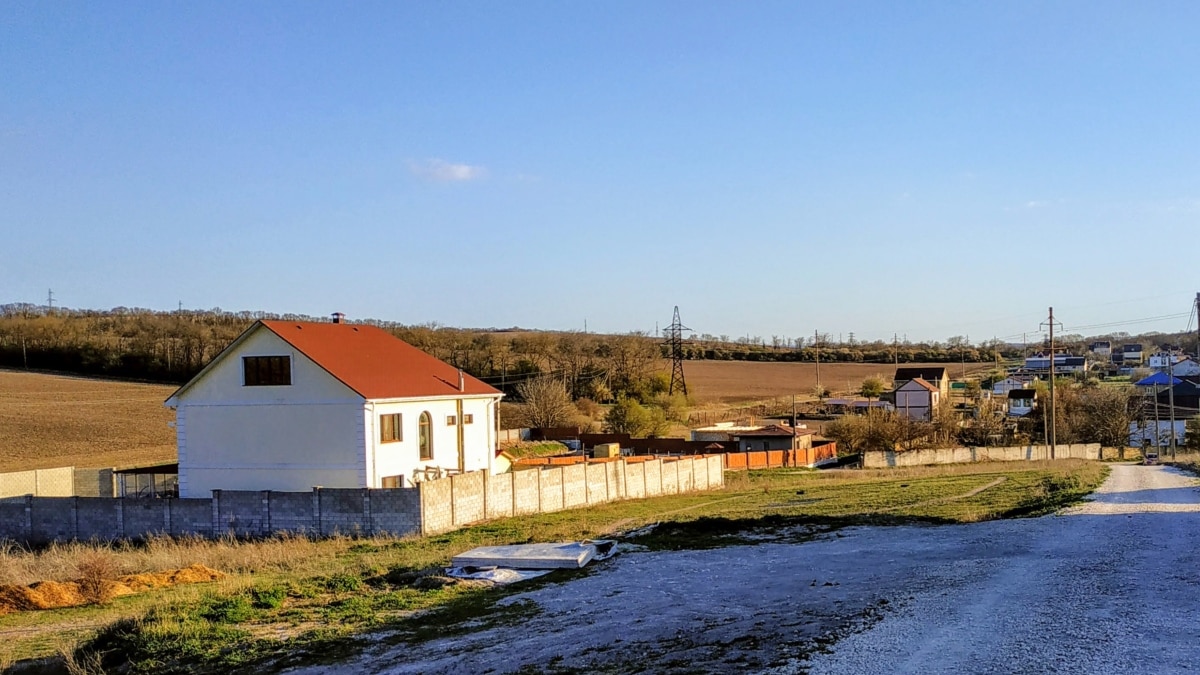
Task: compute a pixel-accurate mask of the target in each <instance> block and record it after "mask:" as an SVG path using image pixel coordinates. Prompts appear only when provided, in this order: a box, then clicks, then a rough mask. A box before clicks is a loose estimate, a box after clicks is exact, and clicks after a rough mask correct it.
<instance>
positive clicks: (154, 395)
mask: <svg viewBox="0 0 1200 675" xmlns="http://www.w3.org/2000/svg"><path fill="white" fill-rule="evenodd" d="M174 390H175V387H173V386H170V385H158V384H136V383H129V382H114V381H111V380H93V379H87V378H79V377H64V376H59V375H45V374H40V373H24V372H18V371H10V370H0V472H3V471H21V470H24V469H45V468H51V467H56V466H78V467H107V466H117V467H120V466H130V465H137V464H152V463H155V462H173V461H175V430H174V429H172V428H170V427H168V426H167V423H168V422H170V421H172V420H174V419H175V413H174V412H172V411H171V410H169V409H167V408H165V407H163V401H164V400H166V398H167V396H169V395H170V394H171V392H172V391H174Z"/></svg>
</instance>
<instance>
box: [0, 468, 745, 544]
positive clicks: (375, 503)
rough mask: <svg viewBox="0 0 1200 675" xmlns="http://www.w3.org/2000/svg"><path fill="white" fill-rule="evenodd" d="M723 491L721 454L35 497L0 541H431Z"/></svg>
mask: <svg viewBox="0 0 1200 675" xmlns="http://www.w3.org/2000/svg"><path fill="white" fill-rule="evenodd" d="M723 485H724V472H723V470H722V458H721V457H720V456H708V457H694V458H690V457H689V458H681V459H675V460H670V459H666V460H652V461H642V462H636V463H626V462H624V461H616V462H607V463H603V464H580V465H576V466H564V467H556V468H547V469H541V470H527V471H517V472H511V473H506V474H500V475H496V476H489V475H487V473H486V472H474V473H466V474H461V475H456V476H451V477H449V478H442V479H440V480H434V481H426V482H423V483H418V484H417V487H416V488H399V489H382V490H374V489H339V488H313V490H312V491H311V492H272V491H242V490H237V491H235V490H214V491H213V496H212V497H211V498H208V499H113V498H104V497H35V496H33V495H26V496H24V497H21V498H14V499H6V500H3V501H0V539H10V540H13V541H17V542H22V543H31V544H40V543H47V542H51V541H69V540H72V539H81V540H90V539H98V540H117V539H138V538H143V537H147V536H152V535H162V534H165V535H194V536H202V537H220V536H227V535H233V536H237V537H262V536H268V535H271V534H275V533H280V532H294V533H298V534H307V535H313V536H326V535H333V534H339V533H340V534H352V535H354V534H362V535H375V534H392V535H398V536H402V535H410V534H435V533H441V532H448V531H450V530H455V529H458V528H460V527H463V526H465V525H469V524H471V523H476V522H479V521H482V520H487V519H491V518H506V517H510V516H519V515H526V514H534V513H548V512H551V511H560V510H563V509H570V508H579V507H584V506H588V505H591V504H599V503H605V502H611V501H616V500H620V499H636V498H640V497H651V496H656V495H663V494H676V493H679V492H688V491H692V490H708V489H714V488H720V487H722V486H723Z"/></svg>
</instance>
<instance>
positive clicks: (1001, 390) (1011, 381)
mask: <svg viewBox="0 0 1200 675" xmlns="http://www.w3.org/2000/svg"><path fill="white" fill-rule="evenodd" d="M1035 381H1037V378H1036V377H1029V376H1025V375H1012V376H1009V377H1006V378H1004V379H1003V380H998V381H996V382H995V383H994V384H992V394H994V395H996V396H1007V395H1008V392H1010V391H1012V390H1013V389H1024V388H1026V387H1028V386H1029V383H1030V382H1035Z"/></svg>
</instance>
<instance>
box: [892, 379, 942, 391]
mask: <svg viewBox="0 0 1200 675" xmlns="http://www.w3.org/2000/svg"><path fill="white" fill-rule="evenodd" d="M909 382H912V383H913V384H916V385H920V386H922V387H924V388H926V389H928V390H929V391H938V388H937V387H935V386H933V385H932V384H929V383H928V382H926V381H925V380H922V379H921V378H919V377H914V378H913V379H911V380H909ZM900 386H902V387H903V386H904V385H900Z"/></svg>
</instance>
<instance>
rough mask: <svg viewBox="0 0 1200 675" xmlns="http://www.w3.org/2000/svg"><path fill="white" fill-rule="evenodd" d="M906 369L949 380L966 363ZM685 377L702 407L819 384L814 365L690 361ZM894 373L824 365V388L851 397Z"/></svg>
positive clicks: (969, 368)
mask: <svg viewBox="0 0 1200 675" xmlns="http://www.w3.org/2000/svg"><path fill="white" fill-rule="evenodd" d="M902 365H903V366H904V367H905V368H910V367H915V366H920V365H935V366H945V367H946V368H948V369H949V372H950V377H951V378H958V377H961V375H962V372H963V366H962V364H958V363H938V364H918V363H905V364H902ZM991 367H992V364H990V363H968V364H967V365H966V372H967V374H971V373H974V372H978V371H980V370H987V369H990V368H991ZM667 368H670V364H669V362H668V364H667ZM683 373H684V377H685V379H686V380H687V385H688V392H689V393H690V394H691V395H692V396H694V397H695V398H696V399H697V400H698V401H701V402H706V401H707V402H722V403H732V402H736V401H752V400H757V399H764V398H772V397H775V396H791V395H792V394H796V395H799V396H805V397H807V396H810V395H811V394H812V391H813V388H814V387H815V386H816V384H817V370H816V366H815V365H814V364H813V363H811V362H809V363H770V362H766V363H764V362H759V361H686V362H684V364H683ZM895 373H896V367H895V366H893V365H891V364H888V363H822V364H821V384H823V385H824V386H825V387H827V388H829V389H830V390H831V391H832V392H833V393H834V394H835V395H837V394H848V393H850V392H852V391H857V390H858V388H859V387H860V386H861V385H862V381H863V380H865V379H866V378H868V377H872V376H874V375H878V376H880V377H882V378H883V380H884V381H885V382H888V383H890V382H891V379H892V376H893V375H895Z"/></svg>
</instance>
